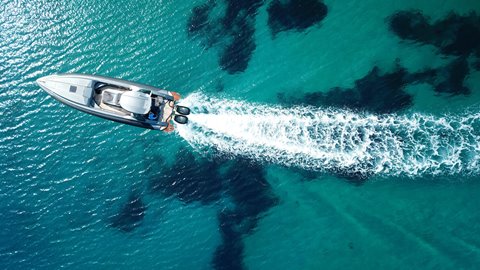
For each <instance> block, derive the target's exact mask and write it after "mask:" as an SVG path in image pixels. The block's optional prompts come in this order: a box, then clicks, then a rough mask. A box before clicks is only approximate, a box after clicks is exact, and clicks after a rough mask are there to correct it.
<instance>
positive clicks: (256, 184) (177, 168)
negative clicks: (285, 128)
mask: <svg viewBox="0 0 480 270" xmlns="http://www.w3.org/2000/svg"><path fill="white" fill-rule="evenodd" d="M150 187H151V190H152V192H153V193H161V194H163V195H166V196H175V197H176V198H178V199H179V200H181V201H182V202H184V203H193V202H200V203H203V204H212V203H218V202H220V201H223V200H220V199H221V198H222V197H226V198H227V201H230V202H232V204H230V203H227V205H224V206H223V207H222V210H221V211H220V212H219V215H218V217H219V224H220V233H221V236H222V239H223V241H222V244H221V245H220V246H219V247H218V248H217V250H216V252H215V255H214V258H213V260H212V264H213V266H214V267H215V269H242V268H243V262H242V260H243V258H242V257H243V242H242V237H243V236H244V235H246V234H248V233H250V232H252V230H253V229H254V228H255V227H256V226H257V222H258V219H259V218H260V217H261V216H262V214H263V213H265V212H266V211H267V210H268V209H270V208H271V207H273V206H274V205H275V204H277V198H276V197H275V195H274V194H273V192H272V190H271V186H270V184H269V183H268V182H267V180H266V179H265V175H264V171H263V167H262V166H260V165H258V164H253V163H250V162H249V161H248V160H241V159H240V160H239V159H236V160H235V161H231V160H224V159H222V158H220V157H218V158H214V159H213V160H206V159H201V158H196V157H195V156H194V155H193V154H191V153H189V152H185V151H180V152H179V153H178V154H177V157H176V163H175V164H174V165H173V166H172V167H171V168H166V169H164V170H162V172H161V173H160V174H157V175H156V176H155V178H154V179H151V183H150Z"/></svg>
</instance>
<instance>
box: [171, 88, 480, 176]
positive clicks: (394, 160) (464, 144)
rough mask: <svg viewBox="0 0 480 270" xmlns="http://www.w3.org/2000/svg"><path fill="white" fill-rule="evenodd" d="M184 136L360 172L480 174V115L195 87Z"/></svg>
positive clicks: (268, 158)
mask: <svg viewBox="0 0 480 270" xmlns="http://www.w3.org/2000/svg"><path fill="white" fill-rule="evenodd" d="M182 105H185V106H188V107H190V108H191V109H192V111H193V114H192V115H190V116H189V119H190V123H189V124H187V125H177V130H178V133H179V134H180V136H182V137H183V138H184V139H185V140H186V141H188V142H189V144H190V145H192V146H193V147H194V148H196V149H198V150H201V151H203V150H205V151H208V150H209V149H211V148H214V149H215V150H217V151H219V152H221V153H224V154H227V155H232V156H242V157H247V158H250V159H254V160H258V161H261V162H272V163H276V164H280V165H285V166H295V167H300V168H303V169H308V170H316V171H334V172H342V173H354V174H361V175H371V174H377V175H386V176H398V175H407V176H418V175H439V174H442V175H453V174H478V172H479V170H480V168H479V157H480V144H479V141H480V140H479V139H480V137H479V136H480V134H479V132H480V114H478V113H475V114H465V115H459V116H444V117H434V116H430V115H425V114H411V115H382V116H378V115H373V114H364V113H354V112H351V111H348V110H340V109H322V108H314V107H293V108H284V107H279V106H270V105H264V104H253V103H247V102H242V101H236V100H222V99H215V98H209V97H206V96H205V95H202V94H200V93H194V94H192V95H190V96H188V97H187V98H186V99H184V100H183V102H182Z"/></svg>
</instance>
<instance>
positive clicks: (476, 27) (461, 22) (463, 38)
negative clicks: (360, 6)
mask: <svg viewBox="0 0 480 270" xmlns="http://www.w3.org/2000/svg"><path fill="white" fill-rule="evenodd" d="M388 22H389V27H390V30H391V31H392V32H394V33H395V34H396V35H397V36H398V37H400V38H401V39H404V40H410V41H413V42H417V43H420V44H430V45H433V46H435V47H437V48H438V50H439V52H440V53H441V54H443V55H446V56H454V57H455V59H454V60H453V61H452V62H451V63H450V64H448V65H446V66H445V67H441V68H437V69H432V70H431V72H433V73H435V74H436V75H435V76H434V78H432V79H431V80H430V81H429V83H431V84H432V86H433V88H434V90H435V91H436V92H437V93H448V94H452V95H458V94H463V95H467V94H470V92H471V90H470V89H468V88H467V87H465V85H464V81H465V79H466V78H467V76H468V75H469V73H470V69H471V68H472V69H475V70H479V67H478V65H479V64H478V63H479V62H480V38H479V37H480V16H478V15H477V14H476V13H474V12H472V13H470V14H469V15H465V16H461V15H458V14H456V13H450V14H449V15H447V16H446V17H445V18H443V19H441V20H438V21H436V22H433V23H431V19H430V18H429V17H427V16H425V15H423V14H422V13H421V12H420V11H417V10H410V11H399V12H397V13H395V14H393V15H392V16H390V17H389V18H388ZM469 58H473V60H472V64H471V65H470V64H469V61H468V60H469Z"/></svg>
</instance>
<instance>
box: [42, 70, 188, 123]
mask: <svg viewBox="0 0 480 270" xmlns="http://www.w3.org/2000/svg"><path fill="white" fill-rule="evenodd" d="M37 84H38V85H39V86H40V87H41V88H42V89H43V90H45V91H46V92H47V93H48V94H49V95H51V96H52V97H53V98H55V99H56V100H58V101H60V102H62V103H64V104H66V105H68V106H70V107H73V108H75V109H77V110H80V111H82V112H85V113H88V114H92V115H95V116H98V117H102V118H105V119H108V120H112V121H116V122H120V123H124V124H128V125H132V126H137V127H143V128H148V129H155V130H162V131H166V132H170V131H173V130H174V127H173V122H174V121H175V122H177V123H179V124H186V123H187V122H188V118H187V115H188V114H189V113H190V109H189V108H187V107H184V106H179V105H177V102H178V100H179V99H180V95H179V94H178V93H176V92H171V91H167V90H163V89H159V88H155V87H152V86H148V85H143V84H138V83H134V82H130V81H125V80H120V79H115V78H109V77H104V76H98V75H86V74H59V75H50V76H45V77H42V78H40V79H38V80H37Z"/></svg>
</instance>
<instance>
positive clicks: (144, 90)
mask: <svg viewBox="0 0 480 270" xmlns="http://www.w3.org/2000/svg"><path fill="white" fill-rule="evenodd" d="M138 92H141V93H144V94H147V95H149V96H151V95H152V91H151V90H147V89H138Z"/></svg>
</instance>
